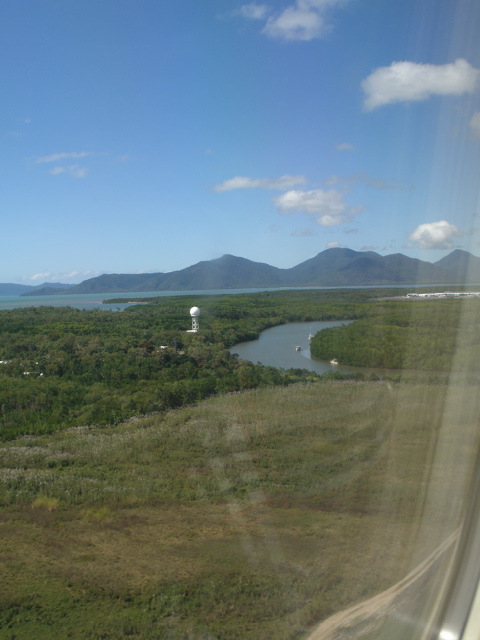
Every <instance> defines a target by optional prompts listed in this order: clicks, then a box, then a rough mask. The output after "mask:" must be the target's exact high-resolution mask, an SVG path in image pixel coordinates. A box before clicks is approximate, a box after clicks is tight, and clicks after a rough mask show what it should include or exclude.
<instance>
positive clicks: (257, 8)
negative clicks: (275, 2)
mask: <svg viewBox="0 0 480 640" xmlns="http://www.w3.org/2000/svg"><path fill="white" fill-rule="evenodd" d="M267 12H268V7H267V5H266V4H256V3H255V2H251V3H250V4H244V5H243V6H241V7H240V8H239V9H238V11H237V13H238V15H240V16H242V17H243V18H248V19H250V20H262V19H263V18H265V16H266V15H267Z"/></svg>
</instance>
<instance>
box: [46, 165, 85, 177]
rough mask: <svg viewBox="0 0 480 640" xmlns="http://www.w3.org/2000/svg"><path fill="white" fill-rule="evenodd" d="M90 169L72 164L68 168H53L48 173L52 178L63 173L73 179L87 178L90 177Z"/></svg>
mask: <svg viewBox="0 0 480 640" xmlns="http://www.w3.org/2000/svg"><path fill="white" fill-rule="evenodd" d="M88 172H89V169H87V168H86V167H79V166H78V164H71V165H70V166H68V167H53V169H50V171H49V172H48V173H50V174H51V175H52V176H59V175H61V174H62V173H66V174H68V175H69V176H72V178H85V177H86V176H87V175H88Z"/></svg>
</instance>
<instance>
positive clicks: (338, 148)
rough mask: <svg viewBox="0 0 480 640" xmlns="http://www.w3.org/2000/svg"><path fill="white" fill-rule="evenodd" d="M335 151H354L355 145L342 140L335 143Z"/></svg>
mask: <svg viewBox="0 0 480 640" xmlns="http://www.w3.org/2000/svg"><path fill="white" fill-rule="evenodd" d="M335 150H336V151H355V147H354V146H353V144H350V143H349V142H342V143H341V144H337V146H336V147H335Z"/></svg>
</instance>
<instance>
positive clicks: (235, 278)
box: [0, 248, 480, 295]
mask: <svg viewBox="0 0 480 640" xmlns="http://www.w3.org/2000/svg"><path fill="white" fill-rule="evenodd" d="M404 284H407V285H408V284H432V285H434V284H446V285H461V284H480V258H479V257H477V256H474V255H472V254H471V253H468V251H461V250H460V249H456V250H455V251H452V253H450V254H449V255H448V256H445V257H444V258H442V259H441V260H438V262H434V263H431V262H424V261H423V260H418V259H416V258H408V257H407V256H404V255H403V254H401V253H395V254H391V255H388V256H382V255H380V254H378V253H375V251H353V250H352V249H341V248H333V249H326V250H325V251H322V252H320V253H319V254H317V255H316V256H315V257H314V258H310V259H309V260H306V261H305V262H302V263H300V264H298V265H296V266H295V267H292V268H290V269H279V268H277V267H272V266H271V265H269V264H266V263H264V262H253V261H252V260H247V259H246V258H239V257H237V256H232V255H224V256H222V257H221V258H217V259H215V260H205V261H202V262H198V263H197V264H194V265H192V266H190V267H186V268H185V269H180V270H179V271H172V272H170V273H141V274H109V275H107V274H105V275H102V276H98V277H96V278H90V279H89V280H84V281H83V282H81V283H80V284H77V285H74V286H70V287H69V285H62V284H59V283H58V284H55V285H52V284H48V283H44V284H43V285H40V286H38V287H26V286H25V285H0V295H52V289H51V288H52V287H55V288H56V289H57V290H58V291H54V292H53V293H59V292H60V291H61V292H62V293H64V294H66V295H68V294H76V293H135V292H138V293H140V292H144V291H145V292H146V291H198V290H213V289H253V288H255V289H258V288H263V287H265V288H275V287H353V286H375V285H392V286H397V285H404ZM2 287H17V290H18V291H19V293H3V294H2V293H1V291H2ZM65 287H69V288H68V290H65ZM62 288H63V290H62ZM25 289H28V290H29V291H28V292H25ZM10 290H12V289H10Z"/></svg>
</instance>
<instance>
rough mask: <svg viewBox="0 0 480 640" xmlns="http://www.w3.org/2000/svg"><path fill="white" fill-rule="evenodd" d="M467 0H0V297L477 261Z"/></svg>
mask: <svg viewBox="0 0 480 640" xmlns="http://www.w3.org/2000/svg"><path fill="white" fill-rule="evenodd" d="M479 17H480V6H479V5H478V3H477V2H474V0H456V1H455V0H425V1H424V2H421V3H418V2H417V1H416V0H391V1H390V2H389V3H385V2H383V1H382V0H281V1H280V0H279V1H277V2H275V3H267V2H265V3H264V2H247V3H242V2H241V1H240V2H236V1H234V0H210V2H208V3H199V2H194V1H193V0H182V1H179V2H175V3H174V2H165V3H158V2H155V0H141V2H133V0H120V1H119V2H115V3H111V2H98V0H85V1H84V2H83V3H81V5H80V4H78V3H65V2H63V1H62V0H45V1H44V2H43V3H41V5H40V4H36V5H35V4H33V3H31V2H27V0H18V1H16V2H13V1H11V0H8V1H7V2H5V3H3V4H2V6H1V7H0V24H1V27H0V29H1V30H2V39H1V42H2V44H1V47H2V52H3V57H2V59H3V63H2V65H1V70H2V75H1V77H2V82H3V92H4V98H3V111H2V115H3V117H2V121H1V122H2V125H1V127H2V129H1V137H2V140H3V154H2V157H1V160H0V170H1V171H2V174H3V185H4V186H3V188H2V195H1V200H0V202H1V203H2V211H3V216H2V222H3V224H2V229H3V243H2V256H3V260H2V262H1V269H0V282H14V283H21V284H29V285H32V284H33V285H35V284H40V283H43V282H65V283H77V282H81V281H84V280H86V279H88V278H91V277H95V276H97V275H100V274H103V273H125V274H126V273H132V274H133V273H158V272H163V273H165V272H170V271H176V270H180V269H183V268H185V267H188V266H190V265H193V264H195V263H197V262H199V261H203V260H211V259H214V258H218V257H220V256H221V255H223V254H232V255H235V256H240V257H243V258H247V259H249V260H252V261H256V262H265V263H267V264H270V265H272V266H276V267H280V268H290V267H293V266H294V265H297V264H299V263H301V262H304V261H305V260H308V259H309V258H311V257H313V256H315V255H316V254H318V253H319V252H321V251H323V250H324V249H326V248H328V247H346V248H347V247H348V248H351V249H354V250H355V251H364V250H373V251H376V252H377V253H380V254H382V255H386V254H392V253H403V254H404V255H406V256H409V257H414V258H419V259H420V260H424V261H428V262H435V261H437V260H439V259H440V258H442V257H443V256H445V255H447V254H448V253H450V252H451V251H452V250H453V249H455V248H461V249H465V250H467V251H470V252H471V253H473V254H474V255H478V254H479V253H480V235H479V234H480V227H479V228H477V227H478V219H477V218H478V215H479V213H480V207H479V181H478V167H479V166H480V163H479V159H480V158H479V153H480V48H479V47H478V44H477V40H478V38H477V33H476V29H475V26H476V25H477V24H478V18H479Z"/></svg>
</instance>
